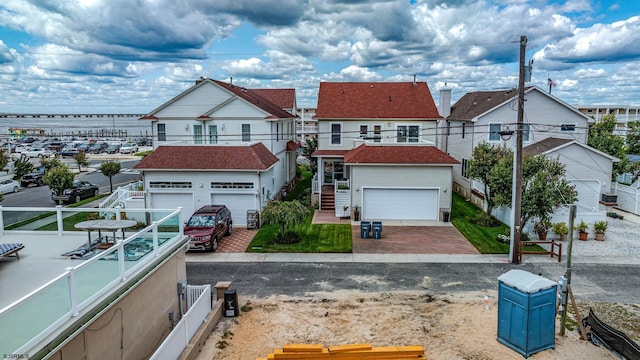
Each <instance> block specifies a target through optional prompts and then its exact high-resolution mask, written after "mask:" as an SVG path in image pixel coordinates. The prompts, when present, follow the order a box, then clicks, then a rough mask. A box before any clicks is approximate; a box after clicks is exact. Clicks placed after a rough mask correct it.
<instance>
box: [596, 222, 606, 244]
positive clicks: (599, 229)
mask: <svg viewBox="0 0 640 360" xmlns="http://www.w3.org/2000/svg"><path fill="white" fill-rule="evenodd" d="M593 231H594V232H595V233H596V240H598V241H602V240H604V233H605V231H607V222H606V221H604V220H600V221H596V222H595V223H594V224H593Z"/></svg>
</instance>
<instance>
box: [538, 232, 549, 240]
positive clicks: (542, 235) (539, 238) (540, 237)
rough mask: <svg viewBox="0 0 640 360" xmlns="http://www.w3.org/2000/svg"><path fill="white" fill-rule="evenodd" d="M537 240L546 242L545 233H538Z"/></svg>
mask: <svg viewBox="0 0 640 360" xmlns="http://www.w3.org/2000/svg"><path fill="white" fill-rule="evenodd" d="M538 240H547V233H546V232H544V233H539V234H538Z"/></svg>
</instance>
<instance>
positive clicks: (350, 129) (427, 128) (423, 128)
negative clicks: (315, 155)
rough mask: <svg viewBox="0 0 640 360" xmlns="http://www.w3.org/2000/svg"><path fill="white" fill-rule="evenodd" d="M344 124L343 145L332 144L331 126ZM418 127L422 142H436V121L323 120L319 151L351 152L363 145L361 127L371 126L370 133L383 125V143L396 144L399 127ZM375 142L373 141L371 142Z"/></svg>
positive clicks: (320, 130) (320, 125)
mask: <svg viewBox="0 0 640 360" xmlns="http://www.w3.org/2000/svg"><path fill="white" fill-rule="evenodd" d="M334 123H341V124H342V144H341V145H332V144H331V124H334ZM399 124H400V125H405V124H406V125H418V126H420V136H421V139H422V140H427V141H431V142H433V143H434V144H435V141H436V125H437V122H436V121H435V120H429V121H417V120H410V119H406V120H405V119H378V120H354V119H349V120H341V119H336V120H329V119H322V121H319V122H318V133H319V134H320V135H318V149H322V150H351V149H353V148H356V147H357V146H358V145H360V144H361V143H362V139H360V125H369V131H372V130H373V126H374V125H381V132H382V134H381V135H382V139H381V141H380V142H381V143H388V144H389V143H391V144H393V143H396V128H397V125H399ZM370 142H373V141H370Z"/></svg>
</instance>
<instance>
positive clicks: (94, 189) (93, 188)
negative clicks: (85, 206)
mask: <svg viewBox="0 0 640 360" xmlns="http://www.w3.org/2000/svg"><path fill="white" fill-rule="evenodd" d="M98 193H99V191H98V186H97V185H94V184H92V183H90V182H88V181H81V180H76V181H74V182H73V187H71V188H69V189H65V190H64V191H63V192H62V195H60V196H57V195H56V194H55V193H54V192H51V200H53V201H55V202H56V203H58V202H59V201H60V199H62V202H63V203H66V204H71V203H76V202H79V201H81V200H83V199H88V198H90V197H94V196H98Z"/></svg>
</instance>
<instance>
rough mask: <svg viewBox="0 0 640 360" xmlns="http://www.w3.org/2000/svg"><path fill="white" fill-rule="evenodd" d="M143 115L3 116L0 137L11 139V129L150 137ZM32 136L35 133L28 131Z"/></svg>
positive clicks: (55, 135) (67, 133)
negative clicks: (9, 137)
mask: <svg viewBox="0 0 640 360" xmlns="http://www.w3.org/2000/svg"><path fill="white" fill-rule="evenodd" d="M141 116H142V115H120V114H115V115H110V114H98V115H90V114H85V115H74V114H69V115H60V114H58V115H2V116H0V136H3V137H5V136H10V134H11V132H10V130H9V129H11V128H18V129H42V130H44V132H45V136H46V137H60V136H90V135H93V136H95V137H101V136H107V137H109V136H110V137H115V136H119V137H140V136H151V122H150V121H149V120H138V119H139V118H140V117H141ZM29 133H32V132H31V131H29Z"/></svg>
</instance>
